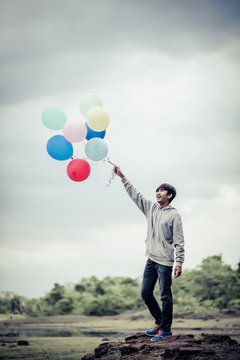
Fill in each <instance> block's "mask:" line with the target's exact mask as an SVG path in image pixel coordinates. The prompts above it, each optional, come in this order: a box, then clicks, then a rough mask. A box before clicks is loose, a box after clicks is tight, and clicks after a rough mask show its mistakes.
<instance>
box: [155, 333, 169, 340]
mask: <svg viewBox="0 0 240 360" xmlns="http://www.w3.org/2000/svg"><path fill="white" fill-rule="evenodd" d="M167 336H172V334H171V335H164V336H159V338H158V339H155V340H153V339H151V341H158V340H161V339H163V338H165V337H167Z"/></svg>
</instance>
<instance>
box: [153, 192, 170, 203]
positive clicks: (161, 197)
mask: <svg viewBox="0 0 240 360" xmlns="http://www.w3.org/2000/svg"><path fill="white" fill-rule="evenodd" d="M171 197H172V194H170V195H168V192H167V190H163V189H159V190H158V191H157V192H156V198H157V202H158V203H159V204H166V203H169V200H170V198H171Z"/></svg>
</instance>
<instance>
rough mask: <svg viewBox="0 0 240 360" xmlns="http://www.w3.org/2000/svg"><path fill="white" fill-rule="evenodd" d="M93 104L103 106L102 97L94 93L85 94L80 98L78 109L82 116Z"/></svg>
mask: <svg viewBox="0 0 240 360" xmlns="http://www.w3.org/2000/svg"><path fill="white" fill-rule="evenodd" d="M95 106H103V102H102V99H101V98H100V97H99V96H98V95H96V94H93V93H90V94H86V95H84V96H83V97H82V99H81V100H80V110H81V113H82V114H83V115H84V116H86V115H87V113H88V111H89V110H90V109H92V108H93V107H95Z"/></svg>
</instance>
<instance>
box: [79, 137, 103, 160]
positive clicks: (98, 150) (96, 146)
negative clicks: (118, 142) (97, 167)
mask: <svg viewBox="0 0 240 360" xmlns="http://www.w3.org/2000/svg"><path fill="white" fill-rule="evenodd" d="M85 153H86V155H87V157H88V158H89V159H90V160H94V161H100V160H103V159H104V158H105V157H106V156H107V153H108V146H107V144H106V143H105V141H104V140H102V139H100V138H92V139H90V140H89V141H88V142H87V144H86V145H85Z"/></svg>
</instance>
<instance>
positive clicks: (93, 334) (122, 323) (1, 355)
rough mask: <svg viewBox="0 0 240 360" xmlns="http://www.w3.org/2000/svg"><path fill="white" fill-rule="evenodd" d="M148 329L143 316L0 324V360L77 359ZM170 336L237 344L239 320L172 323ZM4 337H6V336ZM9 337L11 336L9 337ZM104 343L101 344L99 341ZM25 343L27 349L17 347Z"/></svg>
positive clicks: (65, 318)
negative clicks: (205, 336)
mask: <svg viewBox="0 0 240 360" xmlns="http://www.w3.org/2000/svg"><path fill="white" fill-rule="evenodd" d="M151 325H152V320H151V318H150V317H149V316H148V315H147V314H144V315H142V314H141V315H139V314H134V316H133V314H132V313H125V314H122V315H118V316H104V317H94V316H91V317H90V316H54V317H44V318H28V319H24V318H21V319H12V320H8V319H3V320H1V321H0V334H1V335H2V336H1V338H0V359H1V360H3V359H4V360H5V359H19V360H20V359H26V360H30V359H31V360H32V359H36V360H38V359H39V360H40V359H51V360H54V359H59V360H75V359H78V360H79V359H81V358H82V356H83V355H84V354H86V353H88V352H93V350H94V349H95V347H97V346H98V345H99V344H100V343H102V342H104V341H123V340H124V337H126V336H129V335H131V334H134V333H136V332H142V331H144V330H145V329H146V328H147V327H149V326H151ZM173 332H174V334H186V333H191V334H194V335H196V336H197V335H199V334H201V333H202V332H208V333H216V334H229V335H230V336H231V337H232V338H234V339H237V340H238V341H240V321H239V318H233V317H232V318H219V319H210V320H199V319H175V320H174V322H173ZM7 334H8V336H6V335H7ZM11 335H12V336H11ZM106 338H107V339H108V340H103V339H106ZM18 340H27V341H28V342H29V346H19V345H17V342H18Z"/></svg>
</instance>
